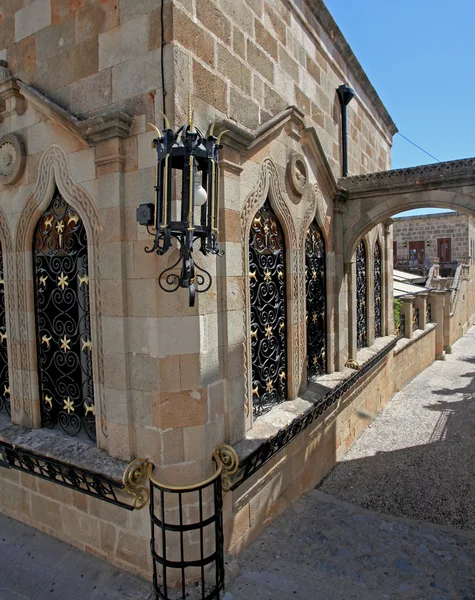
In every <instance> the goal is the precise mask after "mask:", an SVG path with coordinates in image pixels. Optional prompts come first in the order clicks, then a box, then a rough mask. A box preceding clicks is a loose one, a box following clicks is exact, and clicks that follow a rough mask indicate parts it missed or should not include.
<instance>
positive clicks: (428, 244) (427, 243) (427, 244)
mask: <svg viewBox="0 0 475 600" xmlns="http://www.w3.org/2000/svg"><path fill="white" fill-rule="evenodd" d="M426 246H427V247H428V248H430V240H427V242H426Z"/></svg>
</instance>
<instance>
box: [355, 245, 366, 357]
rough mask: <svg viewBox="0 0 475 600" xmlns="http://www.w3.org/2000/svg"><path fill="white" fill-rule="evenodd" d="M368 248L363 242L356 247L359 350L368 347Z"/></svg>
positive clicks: (357, 338)
mask: <svg viewBox="0 0 475 600" xmlns="http://www.w3.org/2000/svg"><path fill="white" fill-rule="evenodd" d="M366 262H367V261H366V248H365V245H364V242H363V241H361V242H360V243H359V244H358V245H357V246H356V336H357V337H356V346H357V348H358V350H360V349H361V348H364V347H365V346H367V345H368V341H367V340H368V338H367V329H366V322H367V309H366V305H367V302H366V300H367V277H366Z"/></svg>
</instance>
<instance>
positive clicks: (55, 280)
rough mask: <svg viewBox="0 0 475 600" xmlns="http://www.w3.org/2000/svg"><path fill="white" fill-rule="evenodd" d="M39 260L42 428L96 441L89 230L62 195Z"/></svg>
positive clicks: (41, 228)
mask: <svg viewBox="0 0 475 600" xmlns="http://www.w3.org/2000/svg"><path fill="white" fill-rule="evenodd" d="M33 255H34V269H35V278H34V279H35V284H36V285H35V302H36V327H37V339H38V344H37V350H38V375H39V383H40V398H41V399H42V402H41V403H40V406H41V419H42V424H43V426H44V427H50V428H53V427H60V428H61V429H62V430H63V431H65V432H66V433H67V434H69V435H77V434H79V433H80V432H81V431H85V432H86V434H87V435H88V436H89V437H90V438H91V439H95V436H96V419H95V414H94V384H93V373H92V348H93V344H92V339H91V323H90V308H89V285H88V284H89V277H88V258H87V238H86V230H85V228H84V224H83V223H82V221H81V219H80V218H79V215H78V214H77V213H76V212H75V210H74V209H73V208H72V207H71V206H69V204H68V203H67V202H66V201H65V200H64V198H63V197H62V196H61V195H60V193H59V192H58V190H56V191H55V194H54V196H53V200H52V202H51V204H50V206H49V207H48V208H47V209H46V211H45V212H44V213H43V215H42V216H41V217H40V219H39V221H38V224H37V227H36V232H35V237H34V241H33Z"/></svg>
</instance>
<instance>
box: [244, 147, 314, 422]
mask: <svg viewBox="0 0 475 600" xmlns="http://www.w3.org/2000/svg"><path fill="white" fill-rule="evenodd" d="M267 198H269V201H270V204H271V206H272V208H273V210H274V211H275V213H276V216H277V218H278V219H279V222H280V225H281V226H282V230H283V232H284V237H285V244H286V269H287V310H286V315H287V322H288V327H287V355H288V364H289V367H291V368H290V369H289V370H290V373H288V394H289V398H294V397H295V396H297V394H298V387H299V382H298V381H296V379H298V373H299V365H300V360H301V359H300V353H301V352H302V350H301V348H300V346H301V342H302V334H303V330H302V327H300V326H299V324H300V321H299V319H300V311H299V304H298V297H299V260H298V254H299V253H298V239H297V232H296V227H295V224H294V220H293V218H292V215H291V213H290V210H289V207H288V205H287V202H286V201H285V199H284V195H283V193H282V187H281V184H280V177H279V172H278V169H277V166H276V165H275V163H274V162H273V160H272V159H271V158H266V159H264V160H263V162H262V163H261V165H260V168H259V174H258V179H257V183H256V187H255V189H254V191H253V192H252V193H251V194H250V195H249V196H248V197H247V199H246V201H245V202H244V206H243V208H242V211H241V232H242V238H241V244H242V246H241V247H242V248H243V253H242V256H243V274H244V286H243V291H244V306H245V317H244V336H243V339H244V374H245V375H244V376H245V379H246V385H245V406H246V411H247V416H250V415H251V414H252V394H251V385H252V382H251V338H250V329H251V316H250V313H251V311H250V306H249V295H250V288H249V277H248V273H249V250H248V245H249V235H250V231H251V224H252V221H253V219H254V216H255V215H256V213H257V211H258V210H259V209H260V208H261V206H262V205H263V204H264V202H265V201H266V199H267Z"/></svg>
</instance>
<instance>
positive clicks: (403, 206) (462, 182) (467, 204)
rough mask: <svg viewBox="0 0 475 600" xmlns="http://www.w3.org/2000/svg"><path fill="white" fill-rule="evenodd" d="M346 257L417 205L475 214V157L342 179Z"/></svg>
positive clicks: (347, 258) (349, 256)
mask: <svg viewBox="0 0 475 600" xmlns="http://www.w3.org/2000/svg"><path fill="white" fill-rule="evenodd" d="M339 185H340V186H341V187H342V188H343V189H344V190H345V192H346V194H347V197H346V200H345V202H344V204H343V207H344V209H343V212H344V214H343V221H344V232H345V239H344V256H345V260H346V261H350V260H351V257H352V255H353V252H354V250H355V248H356V245H357V244H358V242H359V240H360V239H361V238H362V237H363V236H364V235H365V234H366V233H368V232H369V231H370V230H371V229H372V228H373V227H375V226H376V225H378V223H382V222H384V221H386V220H387V219H388V218H390V217H392V216H393V215H395V214H397V213H400V212H404V211H406V210H411V209H414V208H449V209H452V210H457V211H459V212H463V213H468V214H472V215H474V216H475V158H468V159H465V160H457V161H451V162H445V163H437V164H435V165H425V166H421V167H412V168H409V169H396V170H393V171H383V172H381V173H369V174H367V175H357V176H354V177H345V178H342V179H340V181H339Z"/></svg>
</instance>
